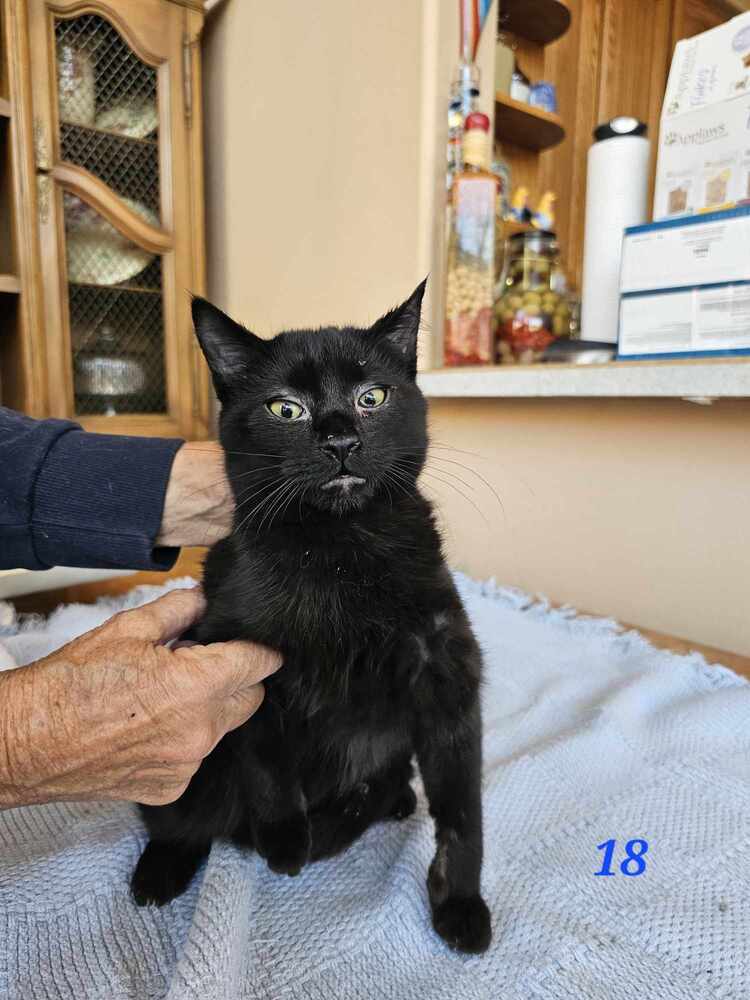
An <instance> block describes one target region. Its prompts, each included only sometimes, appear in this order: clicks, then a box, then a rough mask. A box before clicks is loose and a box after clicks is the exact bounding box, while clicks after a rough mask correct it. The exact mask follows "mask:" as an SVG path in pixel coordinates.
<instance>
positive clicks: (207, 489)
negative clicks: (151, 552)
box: [157, 441, 234, 546]
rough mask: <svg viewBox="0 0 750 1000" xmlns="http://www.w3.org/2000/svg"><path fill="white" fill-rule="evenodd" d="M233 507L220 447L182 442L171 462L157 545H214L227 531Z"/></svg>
mask: <svg viewBox="0 0 750 1000" xmlns="http://www.w3.org/2000/svg"><path fill="white" fill-rule="evenodd" d="M233 509H234V502H233V499H232V492H231V490H230V488H229V483H228V481H227V477H226V472H225V469H224V453H223V451H222V449H221V447H220V446H219V445H218V444H217V443H216V442H213V441H200V442H198V441H194V442H189V443H188V444H184V445H183V446H182V448H180V450H179V451H178V452H177V454H176V455H175V459H174V462H173V463H172V472H171V475H170V478H169V485H168V486H167V492H166V496H165V500H164V514H163V516H162V523H161V528H160V531H159V536H158V538H157V544H159V545H168V546H175V545H176V546H181V545H213V543H214V542H216V541H218V539H220V538H223V537H224V536H225V535H228V534H229V531H230V529H231V525H232V511H233Z"/></svg>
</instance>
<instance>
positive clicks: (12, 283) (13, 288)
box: [0, 274, 21, 295]
mask: <svg viewBox="0 0 750 1000" xmlns="http://www.w3.org/2000/svg"><path fill="white" fill-rule="evenodd" d="M20 291H21V281H20V279H19V278H17V277H16V276H15V274H0V292H5V294H6V295H18V294H20Z"/></svg>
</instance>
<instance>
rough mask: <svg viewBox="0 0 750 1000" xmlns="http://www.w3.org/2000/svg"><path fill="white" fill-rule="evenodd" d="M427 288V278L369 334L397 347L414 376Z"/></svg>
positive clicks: (374, 326)
mask: <svg viewBox="0 0 750 1000" xmlns="http://www.w3.org/2000/svg"><path fill="white" fill-rule="evenodd" d="M426 286H427V278H425V279H424V281H421V282H420V283H419V284H418V285H417V287H416V288H415V289H414V291H413V292H412V293H411V295H410V296H409V298H408V299H407V300H406V301H405V302H402V303H401V305H400V306H396V308H395V309H391V311H390V312H387V313H386V314H385V316H381V317H380V319H379V320H377V322H376V323H375V324H374V325H373V326H372V327H371V328H370V334H369V335H370V336H371V337H380V338H382V339H383V340H385V341H387V342H388V343H389V344H391V346H392V347H395V348H396V350H398V351H399V352H400V353H401V354H402V355H403V356H404V360H405V361H406V364H407V366H408V368H409V373H410V374H411V375H412V376H416V373H417V336H418V334H419V320H420V316H421V315H422V299H423V298H424V290H425V288H426Z"/></svg>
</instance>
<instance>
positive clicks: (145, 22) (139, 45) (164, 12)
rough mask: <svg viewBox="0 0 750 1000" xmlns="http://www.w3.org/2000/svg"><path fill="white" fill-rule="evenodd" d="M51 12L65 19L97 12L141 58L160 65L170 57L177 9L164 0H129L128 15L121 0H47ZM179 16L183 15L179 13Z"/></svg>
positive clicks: (152, 64)
mask: <svg viewBox="0 0 750 1000" xmlns="http://www.w3.org/2000/svg"><path fill="white" fill-rule="evenodd" d="M43 2H44V6H45V8H46V10H47V11H48V12H49V14H50V15H52V16H54V17H59V18H62V19H64V20H71V19H72V18H75V17H81V16H83V15H84V14H97V15H98V16H99V17H101V18H103V19H104V20H105V21H108V22H109V23H110V24H111V25H112V26H113V27H114V28H116V29H117V31H118V32H119V33H120V35H122V38H123V40H124V41H125V43H126V44H127V45H128V46H130V48H131V49H132V50H133V52H134V53H135V54H136V55H137V56H138V58H139V59H140V60H142V61H143V62H145V63H147V64H148V65H149V66H152V67H156V66H159V65H160V64H161V63H163V62H164V61H165V60H166V59H168V58H169V56H170V52H169V48H168V46H165V38H166V29H167V25H168V21H169V18H170V16H172V14H173V11H171V10H170V8H169V7H168V6H167V5H166V4H165V3H163V2H162V0H127V14H125V13H122V12H121V11H120V10H119V9H118V6H117V0H114V2H111V3H107V2H105V0H43ZM174 13H177V16H179V13H178V12H174Z"/></svg>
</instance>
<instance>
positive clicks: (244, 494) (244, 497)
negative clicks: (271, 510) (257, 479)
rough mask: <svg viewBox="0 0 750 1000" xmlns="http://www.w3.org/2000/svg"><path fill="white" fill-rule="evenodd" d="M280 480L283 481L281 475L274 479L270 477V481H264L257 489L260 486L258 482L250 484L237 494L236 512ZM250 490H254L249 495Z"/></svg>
mask: <svg viewBox="0 0 750 1000" xmlns="http://www.w3.org/2000/svg"><path fill="white" fill-rule="evenodd" d="M280 481H281V479H280V477H274V478H273V479H270V481H269V482H266V483H264V484H263V485H262V486H261V487H260V488H259V489H256V486H258V484H257V483H252V484H251V485H250V486H248V487H246V488H245V489H244V490H242V491H241V492H240V493H239V494H238V496H237V503H236V506H235V514H236V513H237V511H239V510H240V509H241V508H242V507H244V506H245V504H247V503H249V502H250V501H251V500H252V499H253V497H259V496H260V495H261V493H265V492H266V490H268V489H269V487H271V486H273V485H274V484H275V483H277V482H280ZM249 490H254V492H253V493H251V494H250V495H249V496H248V491H249Z"/></svg>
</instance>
